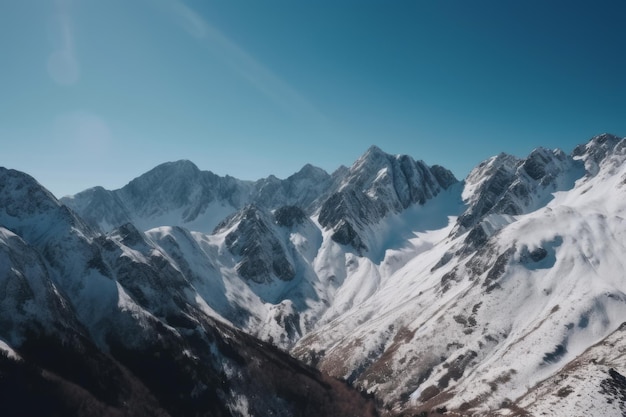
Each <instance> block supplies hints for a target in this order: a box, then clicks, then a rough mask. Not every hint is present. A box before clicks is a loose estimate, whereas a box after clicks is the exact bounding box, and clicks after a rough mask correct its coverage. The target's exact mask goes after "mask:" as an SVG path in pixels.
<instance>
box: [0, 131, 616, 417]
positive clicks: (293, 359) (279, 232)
mask: <svg viewBox="0 0 626 417" xmlns="http://www.w3.org/2000/svg"><path fill="white" fill-rule="evenodd" d="M625 162H626V139H620V138H618V137H615V136H612V135H606V134H605V135H599V136H596V137H594V138H592V139H591V140H590V141H589V142H588V143H586V144H583V145H580V146H578V147H576V148H575V149H574V151H573V152H572V153H571V154H569V155H568V154H566V153H565V152H563V151H561V150H558V149H555V150H550V149H545V148H537V149H535V150H533V151H532V152H531V153H530V154H529V155H528V156H526V157H524V158H518V157H515V156H512V155H507V154H499V155H496V156H494V157H492V158H489V159H487V160H485V161H484V162H482V163H480V164H479V165H478V166H477V167H476V168H475V169H473V170H472V171H471V172H470V174H469V175H468V177H467V178H466V179H465V180H463V181H458V180H457V179H456V178H454V176H453V175H452V174H451V173H450V171H448V170H446V169H445V168H443V167H440V166H437V165H434V166H428V165H427V164H426V163H424V162H423V161H419V160H415V159H413V158H411V157H410V156H407V155H390V154H387V153H385V152H383V151H382V150H381V149H380V148H378V147H375V146H373V147H371V148H369V149H368V150H367V151H366V152H365V153H364V154H363V156H361V157H360V158H359V159H358V160H357V161H355V162H354V164H352V166H350V167H341V168H339V169H338V170H337V171H335V172H334V173H332V174H328V173H326V172H325V171H323V170H321V169H319V168H316V167H314V166H311V165H306V166H305V167H303V168H302V169H301V170H300V171H299V172H297V173H295V174H293V175H292V176H290V177H288V178H286V179H278V178H276V177H273V176H270V177H268V178H264V179H260V180H258V181H241V180H237V179H235V178H232V177H228V176H226V177H220V176H217V175H215V174H213V173H211V172H208V171H201V170H199V169H198V168H197V167H196V166H195V165H194V164H193V163H191V162H189V161H178V162H171V163H166V164H162V165H159V166H158V167H156V168H154V169H153V170H151V171H149V172H147V173H145V174H143V175H141V176H140V177H138V178H136V179H134V180H132V181H131V182H130V183H129V184H127V185H126V186H124V187H122V188H121V189H119V190H112V191H111V190H105V189H103V188H101V187H95V188H91V189H89V190H86V191H84V192H82V193H79V194H77V195H76V196H72V197H68V198H64V199H62V200H61V201H58V200H56V199H55V198H54V197H53V196H52V195H51V194H50V193H49V192H47V191H46V190H45V189H44V188H43V187H42V186H41V185H39V184H38V183H37V182H36V181H35V180H34V179H32V178H31V177H29V176H28V175H26V174H23V173H19V172H17V171H11V170H6V169H2V170H0V208H2V210H0V273H1V274H2V275H0V309H1V310H0V313H2V314H0V317H1V318H0V351H1V352H3V355H0V372H1V373H2V375H9V376H10V379H11V380H16V381H21V382H19V383H17V384H6V383H4V382H2V381H7V378H0V388H2V390H0V392H8V393H12V395H10V396H9V397H7V396H6V395H5V396H4V397H2V399H3V401H2V404H3V405H4V404H11V405H17V404H19V403H20V399H23V398H26V397H29V396H32V397H35V398H41V399H43V400H45V401H44V402H42V404H43V405H45V406H46V407H48V408H49V409H50V410H54V411H55V412H57V414H59V413H61V414H68V413H69V414H72V411H74V414H77V415H84V414H85V413H83V414H81V413H80V412H76V411H75V410H77V409H78V408H77V407H78V404H93V407H91V408H90V410H96V411H97V413H100V414H103V415H118V414H121V415H125V414H126V415H182V416H185V415H206V416H218V415H220V416H230V415H232V416H245V415H280V416H292V415H342V416H343V415H376V414H377V413H378V414H380V415H385V416H400V415H403V416H406V415H429V413H432V414H434V415H437V414H446V413H450V414H452V413H454V414H455V415H487V414H488V415H557V416H559V415H561V416H570V415H590V414H601V415H615V416H620V415H624V413H625V412H626V401H625V400H624V399H625V398H626V384H625V383H624V381H626V377H624V375H626V360H625V359H624V356H623V355H622V354H621V353H620V352H622V351H624V350H625V349H626V337H625V336H624V335H625V334H626V333H624V325H623V322H624V318H625V317H626V290H625V288H626V282H625V281H624V276H626V264H625V263H624V262H623V259H626V258H625V257H624V254H625V251H626V247H625V246H624V241H625V237H626V223H625V222H624V213H626V203H624V202H625V201H626V199H625V198H623V197H624V192H625V190H626V189H625V183H626V182H625V178H626V163H625ZM70 359H71V360H72V361H75V362H71V363H68V362H69V361H70ZM72 363H75V366H73V365H72ZM58 364H61V365H58ZM100 370H105V372H100ZM18 375H25V376H23V377H19V378H22V379H19V378H18ZM50 375H54V376H55V377H54V378H52V377H50ZM334 378H337V379H334ZM339 380H341V381H344V382H339ZM171 381H176V384H175V387H173V386H172V385H171V383H170V382H171ZM3 384H4V385H3ZM72 387H78V388H72ZM355 388H356V390H355ZM50 389H52V391H50ZM359 391H360V392H359ZM50 392H51V394H46V393H50ZM362 392H366V393H367V395H365V394H361V393H362ZM0 395H2V394H0ZM372 397H373V398H372ZM5 400H7V401H5ZM9 400H10V401H9ZM28 407H30V408H27V409H26V411H28V412H30V413H31V414H33V413H34V414H41V412H40V411H41V410H40V409H39V408H37V405H36V404H32V405H28ZM44 409H45V407H44ZM107 410H108V411H107ZM107 413H109V414H107ZM116 413H117V414H116ZM44 414H45V413H44Z"/></svg>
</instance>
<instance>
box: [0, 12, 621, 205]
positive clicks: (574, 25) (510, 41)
mask: <svg viewBox="0 0 626 417" xmlns="http://www.w3.org/2000/svg"><path fill="white" fill-rule="evenodd" d="M624 21H626V2H624V1H621V0H615V1H602V0H600V1H594V2H590V1H577V0H573V1H558V0H555V1H543V0H542V1H538V0H528V1H513V0H510V1H500V0H499V1H495V0H494V1H482V0H478V1H472V2H469V1H449V0H441V1H404V0H393V1H382V0H380V1H369V0H359V1H356V0H355V1H347V0H335V1H327V0H316V1H308V0H307V1H305V0H280V1H279V0H264V1H253V0H250V1H242V0H230V1H224V0H220V1H211V0H106V1H99V0H56V1H54V0H6V1H2V2H0V56H1V57H2V59H1V61H0V145H2V152H1V153H0V165H2V166H6V167H10V168H15V169H19V170H22V171H25V172H27V173H29V174H31V175H33V176H34V177H35V178H37V179H38V180H39V181H40V182H41V183H42V184H43V185H44V186H46V187H48V188H49V189H50V190H51V191H52V192H53V193H55V194H56V195H57V196H62V195H66V194H72V193H76V192H78V191H80V190H83V189H85V188H88V187H91V186H94V185H103V186H105V187H107V188H119V187H121V186H123V185H124V184H126V183H127V182H128V181H130V180H131V179H132V178H134V177H136V176H138V175H140V174H141V173H143V172H145V171H147V170H149V169H150V168H152V167H154V166H156V165H157V164H159V163H161V162H165V161H171V160H177V159H190V160H192V161H193V162H195V163H196V165H198V167H200V168H201V169H205V170H211V171H213V172H215V173H217V174H220V175H225V174H229V175H232V176H235V177H238V178H242V179H258V178H261V177H265V176H267V175H270V174H274V175H276V176H278V177H281V178H284V177H287V176H289V175H290V174H292V173H294V172H296V171H297V170H299V169H300V168H301V167H302V166H303V165H304V164H305V163H307V162H310V163H312V164H314V165H317V166H320V167H322V168H324V169H326V170H327V171H333V170H334V169H336V168H337V167H339V166H340V165H342V164H343V165H350V164H351V163H352V162H353V161H354V160H355V159H356V158H357V157H358V156H359V155H361V154H362V153H363V152H364V151H365V150H366V149H367V148H368V147H369V146H370V145H372V144H376V145H378V146H379V147H381V148H382V149H383V150H385V151H387V152H389V153H403V154H409V155H411V156H413V157H414V158H416V159H422V160H424V161H425V162H426V163H428V164H441V165H444V166H446V167H447V168H449V169H451V170H452V171H453V172H454V173H455V174H456V175H457V176H458V177H459V178H463V177H464V176H465V175H466V174H467V173H468V172H469V170H470V169H471V168H472V167H474V166H475V165H477V164H478V163H479V162H480V161H482V160H484V159H485V158H487V157H489V156H492V155H494V154H496V153H499V152H508V153H512V154H514V155H518V156H524V155H526V154H528V152H530V151H531V150H532V149H533V148H535V147H537V146H544V147H549V148H554V147H560V148H562V149H564V150H565V151H567V152H569V151H571V149H572V148H573V147H574V146H575V145H576V144H579V143H583V142H586V141H587V140H588V139H589V138H590V137H592V136H593V135H596V134H599V133H603V132H611V133H614V134H617V135H620V136H624V135H626V36H624V33H623V31H624V29H623V28H624Z"/></svg>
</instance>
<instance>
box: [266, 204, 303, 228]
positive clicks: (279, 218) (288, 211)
mask: <svg viewBox="0 0 626 417" xmlns="http://www.w3.org/2000/svg"><path fill="white" fill-rule="evenodd" d="M274 218H275V219H276V224H278V225H279V226H284V227H287V228H292V227H294V226H296V225H299V224H302V223H304V222H305V221H307V220H308V217H307V215H306V213H305V212H304V210H302V209H301V208H300V207H297V206H283V207H280V208H278V209H276V211H275V212H274Z"/></svg>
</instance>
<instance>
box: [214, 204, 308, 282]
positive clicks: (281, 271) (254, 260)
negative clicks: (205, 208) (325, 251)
mask: <svg viewBox="0 0 626 417" xmlns="http://www.w3.org/2000/svg"><path fill="white" fill-rule="evenodd" d="M227 228H232V230H231V231H230V232H229V233H228V234H227V235H226V238H225V243H226V247H227V248H228V250H229V251H230V252H231V253H232V254H233V255H234V256H236V257H238V258H239V261H238V263H237V267H236V268H237V272H238V273H239V274H240V275H241V276H242V277H243V278H246V279H249V280H251V281H254V282H256V283H259V284H263V283H270V282H272V281H274V277H276V278H278V279H280V280H282V281H289V280H291V279H293V278H294V277H295V274H296V272H295V268H294V266H293V264H292V261H291V259H290V257H289V255H288V251H287V249H286V248H285V247H284V245H283V243H282V242H281V240H280V238H279V236H278V234H277V232H276V230H274V221H273V219H272V218H271V217H270V215H269V214H268V213H266V212H265V211H263V210H261V209H259V208H258V207H256V206H254V205H249V206H246V207H244V208H243V209H242V210H241V211H240V212H239V213H237V214H236V215H235V216H233V217H232V218H231V219H230V220H229V221H228V222H227V223H226V224H225V225H222V226H221V227H220V228H219V230H225V229H227Z"/></svg>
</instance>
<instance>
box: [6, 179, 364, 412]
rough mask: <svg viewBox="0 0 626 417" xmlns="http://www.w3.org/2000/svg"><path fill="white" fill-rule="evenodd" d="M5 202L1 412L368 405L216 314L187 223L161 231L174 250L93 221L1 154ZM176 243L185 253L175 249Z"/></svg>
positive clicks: (130, 229) (131, 229)
mask: <svg viewBox="0 0 626 417" xmlns="http://www.w3.org/2000/svg"><path fill="white" fill-rule="evenodd" d="M0 208H1V210H0V341H1V343H0V374H1V375H2V378H0V388H2V394H1V396H0V399H1V400H2V412H3V413H8V414H7V415H22V414H23V413H25V414H32V415H94V414H96V415H146V416H149V415H150V416H152V415H176V416H186V415H189V416H191V415H194V416H195V415H211V416H216V415H220V416H231V415H232V416H246V415H277V416H292V415H296V414H297V415H309V416H317V415H319V414H318V412H319V410H323V413H324V414H325V415H336V416H343V415H349V413H352V412H355V413H359V414H361V413H363V414H365V415H375V410H374V408H373V405H372V403H371V401H370V400H367V399H366V398H364V397H363V396H362V395H360V394H359V393H358V392H356V391H354V390H352V389H350V388H349V387H347V386H346V385H345V384H343V383H340V382H338V381H335V380H332V379H330V378H328V377H326V376H324V375H322V374H320V373H318V372H316V371H314V370H313V369H311V368H308V367H306V366H304V365H302V364H299V363H297V362H296V361H294V360H293V359H292V358H290V357H288V356H287V355H286V354H285V353H282V352H280V351H278V350H276V349H275V348H273V347H271V346H270V345H268V344H265V343H263V342H261V341H259V340H257V339H253V338H252V337H250V336H249V335H247V334H245V333H242V332H241V331H240V330H238V329H236V328H234V327H232V326H230V325H229V324H228V323H226V322H225V321H224V320H223V319H222V317H221V316H220V315H218V314H216V313H215V312H214V310H212V309H211V307H210V306H209V305H208V304H207V302H206V300H205V299H204V298H203V297H207V298H208V299H210V300H213V299H214V297H215V296H214V295H213V294H211V291H212V290H215V289H216V288H218V287H217V286H218V285H219V283H215V282H211V281H209V279H210V278H211V276H210V274H203V275H202V276H197V275H194V274H193V273H192V272H193V271H192V269H191V268H190V267H189V261H191V260H192V259H193V252H191V250H192V249H195V250H198V251H199V252H198V254H199V253H201V250H200V249H199V247H198V245H197V244H196V243H195V241H194V239H193V238H191V237H190V234H189V232H188V231H186V230H182V229H180V230H176V231H174V232H173V233H171V234H170V235H172V236H177V237H178V239H177V240H176V242H174V243H176V245H177V246H176V245H174V244H173V243H172V242H170V244H171V247H172V248H178V249H179V252H176V251H175V250H174V249H172V248H170V249H171V250H170V251H169V253H168V252H167V251H165V250H163V249H162V248H161V247H159V246H158V245H157V244H156V243H155V242H154V241H153V240H152V239H151V238H150V237H149V236H147V235H146V234H144V233H143V232H141V231H140V230H138V229H137V228H136V227H135V226H134V225H132V224H126V225H123V226H121V227H119V228H117V229H115V230H113V231H112V232H111V233H110V234H108V235H101V234H98V233H95V232H93V231H92V230H91V229H90V228H89V227H87V226H86V225H85V223H84V222H82V220H81V219H80V218H78V217H77V216H76V215H75V214H74V213H73V212H72V211H70V210H69V209H68V208H67V207H66V206H64V205H62V204H61V203H60V202H59V201H57V200H56V199H55V198H54V197H53V196H52V195H51V194H50V193H49V192H48V191H46V190H45V189H44V188H43V187H42V186H41V185H39V184H38V183H37V182H36V181H35V180H34V179H33V178H31V177H29V176H28V175H26V174H23V173H20V172H17V171H12V170H6V169H3V168H2V169H0ZM160 237H161V238H163V239H164V240H166V239H167V237H166V236H165V234H164V233H162V236H160ZM185 244H187V246H184V245H185ZM181 247H183V249H182V250H180V248H181ZM183 251H184V252H185V256H189V261H187V260H185V261H184V262H183V259H182V258H178V259H176V258H175V256H177V255H181V254H182V252H183ZM170 253H171V256H172V257H170ZM198 254H196V255H198ZM200 258H202V257H200ZM202 260H206V258H202ZM204 266H205V267H207V268H208V269H210V268H211V264H210V263H208V264H205V265H204ZM6 378H11V381H8V382H9V383H6V382H5V381H6ZM7 393H9V394H10V395H7ZM29 396H31V397H32V398H30V399H29ZM32 400H34V403H35V404H30V403H26V402H27V401H32ZM39 403H40V404H39ZM37 404H39V405H37Z"/></svg>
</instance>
